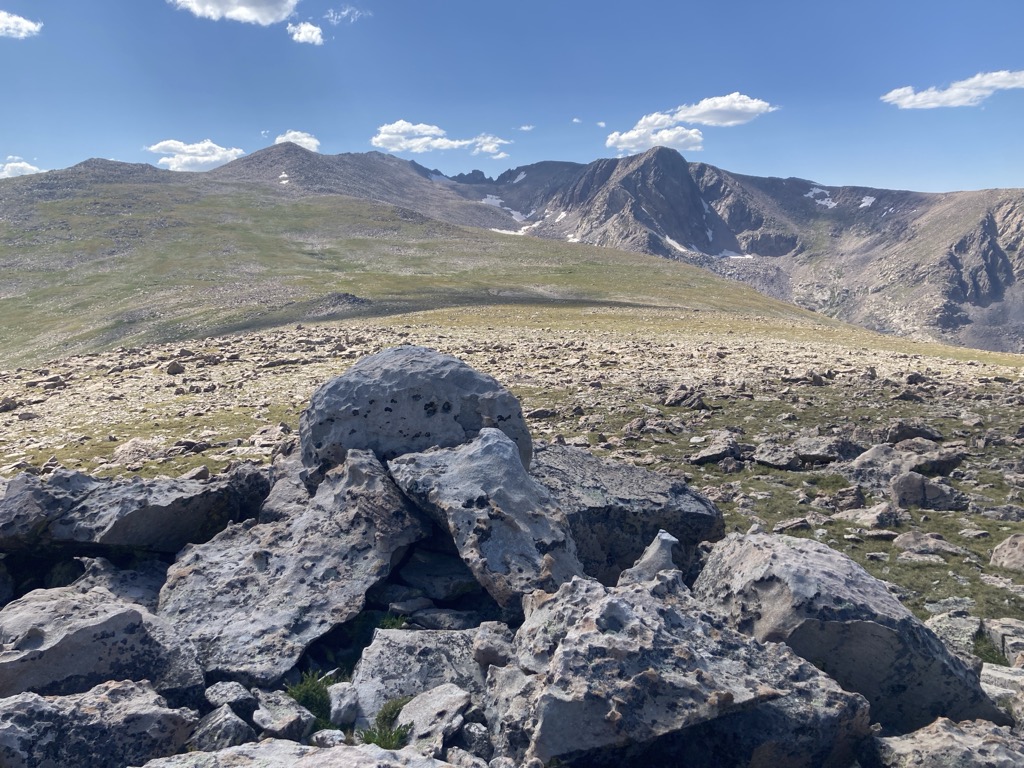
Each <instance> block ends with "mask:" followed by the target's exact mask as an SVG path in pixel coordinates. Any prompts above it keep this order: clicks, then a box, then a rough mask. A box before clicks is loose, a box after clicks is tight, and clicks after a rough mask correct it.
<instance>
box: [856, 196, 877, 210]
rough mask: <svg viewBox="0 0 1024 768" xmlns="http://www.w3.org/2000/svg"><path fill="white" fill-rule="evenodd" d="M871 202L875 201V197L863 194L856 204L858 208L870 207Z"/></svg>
mask: <svg viewBox="0 0 1024 768" xmlns="http://www.w3.org/2000/svg"><path fill="white" fill-rule="evenodd" d="M873 202H875V198H873V197H871V195H864V197H862V198H861V200H860V205H859V206H857V207H858V208H870V207H871V204H872V203H873Z"/></svg>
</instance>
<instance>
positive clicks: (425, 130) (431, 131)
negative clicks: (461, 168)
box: [370, 120, 512, 159]
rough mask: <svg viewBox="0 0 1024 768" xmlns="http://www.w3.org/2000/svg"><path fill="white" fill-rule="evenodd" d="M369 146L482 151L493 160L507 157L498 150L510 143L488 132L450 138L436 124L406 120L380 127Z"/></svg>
mask: <svg viewBox="0 0 1024 768" xmlns="http://www.w3.org/2000/svg"><path fill="white" fill-rule="evenodd" d="M370 143H371V144H372V145H373V146H375V147H377V148H378V149H386V150H387V151H389V152H414V153H417V154H419V153H422V152H433V151H434V150H436V149H440V150H444V149H467V148H469V147H472V148H473V154H474V155H478V154H480V153H481V152H482V153H484V154H488V155H491V156H492V157H494V159H501V158H498V157H497V155H498V154H501V155H502V156H503V157H508V155H507V154H505V153H504V152H502V151H501V147H502V146H503V145H505V144H511V143H512V142H511V141H509V140H508V139H502V138H499V137H497V136H492V135H491V134H489V133H482V134H480V135H479V136H475V137H473V138H472V139H449V138H448V134H447V132H446V131H444V130H443V129H441V128H439V127H438V126H436V125H428V124H426V123H415V124H414V123H410V122H409V121H408V120H398V121H396V122H394V123H388V124H387V125H382V126H380V128H378V129H377V134H376V135H375V136H374V137H373V138H372V139H370Z"/></svg>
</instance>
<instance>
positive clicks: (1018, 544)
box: [989, 533, 1024, 571]
mask: <svg viewBox="0 0 1024 768" xmlns="http://www.w3.org/2000/svg"><path fill="white" fill-rule="evenodd" d="M989 564H990V565H994V566H996V567H998V568H1006V569H1007V570H1011V571H1024V533H1012V534H1010V535H1009V536H1007V537H1006V538H1005V539H1003V540H1002V541H1001V542H999V543H998V544H997V545H996V546H995V548H993V550H992V559H991V560H990V561H989Z"/></svg>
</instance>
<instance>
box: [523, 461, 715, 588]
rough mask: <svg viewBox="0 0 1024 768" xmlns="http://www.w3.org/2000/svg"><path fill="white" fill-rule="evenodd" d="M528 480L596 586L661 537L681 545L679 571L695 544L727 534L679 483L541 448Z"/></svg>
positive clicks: (709, 507)
mask: <svg viewBox="0 0 1024 768" xmlns="http://www.w3.org/2000/svg"><path fill="white" fill-rule="evenodd" d="M530 474H531V476H532V477H533V478H534V479H535V480H537V481H538V482H539V483H540V484H541V485H543V486H544V487H545V488H546V489H547V490H548V491H549V492H550V494H551V495H552V497H553V498H554V499H555V502H556V503H557V504H558V506H559V507H561V509H562V511H563V512H564V513H565V516H566V518H567V519H568V521H569V529H570V531H571V532H572V537H573V539H574V540H575V542H576V551H577V555H578V556H579V559H580V562H581V563H582V564H583V569H584V571H585V572H586V573H587V575H588V576H593V577H594V578H596V579H597V580H598V581H600V582H601V583H602V584H607V585H612V584H614V583H615V580H616V579H618V577H619V573H620V572H621V571H622V570H623V569H624V568H629V567H631V566H632V565H633V563H634V562H635V561H636V559H637V558H638V557H640V555H641V554H643V551H644V547H646V546H647V545H648V544H649V543H650V542H651V540H652V539H653V538H654V537H655V536H656V535H657V534H658V531H660V530H665V531H667V532H668V533H670V534H672V535H673V536H675V537H676V538H677V539H678V540H679V544H678V545H677V547H676V548H675V550H674V557H675V560H676V564H677V565H678V566H679V568H680V569H682V570H684V571H685V570H686V569H687V568H688V567H689V565H690V562H691V560H692V559H693V557H694V555H695V552H696V547H697V545H698V544H699V543H700V542H702V541H717V540H718V539H720V538H722V536H723V535H724V533H725V530H724V523H723V521H722V513H721V512H720V511H719V510H718V508H717V507H715V505H714V504H712V503H711V502H710V501H708V499H706V498H705V497H703V496H701V495H700V494H699V493H697V492H696V491H694V490H692V489H691V488H690V487H689V486H688V485H687V484H686V482H685V481H684V480H682V478H676V477H670V476H668V475H665V474H660V473H656V472H651V471H649V470H646V469H643V468H640V467H633V466H630V465H628V464H623V463H621V462H615V461H607V460H604V459H599V458H597V457H596V456H594V455H593V454H591V453H589V452H588V451H585V450H582V449H579V448H571V447H568V446H563V445H551V444H541V443H538V444H537V445H536V446H535V449H534V454H533V466H532V467H531V469H530Z"/></svg>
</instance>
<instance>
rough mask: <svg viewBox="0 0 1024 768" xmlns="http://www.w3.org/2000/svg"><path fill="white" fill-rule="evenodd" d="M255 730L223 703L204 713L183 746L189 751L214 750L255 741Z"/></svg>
mask: <svg viewBox="0 0 1024 768" xmlns="http://www.w3.org/2000/svg"><path fill="white" fill-rule="evenodd" d="M256 738H257V737H256V731H254V730H253V729H252V726H250V725H249V724H248V723H247V722H245V721H244V720H243V719H242V718H240V717H239V716H238V715H236V714H235V713H234V711H233V710H232V709H231V707H230V706H228V705H227V704H224V705H222V706H220V707H218V708H217V709H215V710H213V712H211V713H210V714H208V715H206V716H205V717H204V718H203V719H202V720H200V721H199V724H198V725H197V726H196V729H195V731H194V732H193V733H192V736H191V737H190V738H189V740H188V742H187V743H186V745H185V748H186V749H188V751H190V752H216V751H217V750H219V749H227V748H228V747H237V746H238V745H239V744H249V743H250V742H253V741H256Z"/></svg>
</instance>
